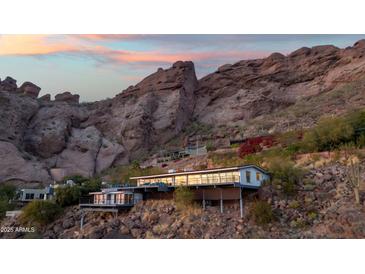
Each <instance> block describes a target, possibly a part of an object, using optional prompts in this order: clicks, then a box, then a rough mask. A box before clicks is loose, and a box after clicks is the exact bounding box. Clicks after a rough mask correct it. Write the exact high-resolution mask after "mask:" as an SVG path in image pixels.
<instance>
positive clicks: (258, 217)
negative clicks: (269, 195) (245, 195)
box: [250, 201, 274, 225]
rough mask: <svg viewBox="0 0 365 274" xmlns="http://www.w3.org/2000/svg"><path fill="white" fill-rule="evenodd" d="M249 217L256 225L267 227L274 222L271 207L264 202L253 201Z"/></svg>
mask: <svg viewBox="0 0 365 274" xmlns="http://www.w3.org/2000/svg"><path fill="white" fill-rule="evenodd" d="M250 215H251V216H252V217H253V218H254V220H255V222H256V224H258V225H267V224H269V223H271V222H272V221H273V220H274V214H273V211H272V208H271V205H270V204H269V203H268V202H266V201H255V202H254V203H253V204H252V207H251V210H250Z"/></svg>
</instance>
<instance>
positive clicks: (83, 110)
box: [0, 40, 365, 184]
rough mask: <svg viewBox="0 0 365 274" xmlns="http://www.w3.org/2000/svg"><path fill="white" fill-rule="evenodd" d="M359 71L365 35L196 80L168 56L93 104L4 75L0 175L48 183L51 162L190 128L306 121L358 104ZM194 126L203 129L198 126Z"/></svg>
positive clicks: (131, 150)
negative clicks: (164, 64) (162, 64)
mask: <svg viewBox="0 0 365 274" xmlns="http://www.w3.org/2000/svg"><path fill="white" fill-rule="evenodd" d="M364 79H365V40H360V41H358V42H356V43H355V44H354V46H352V47H347V48H345V49H340V48H337V47H334V46H331V45H327V46H316V47H312V48H306V47H303V48H300V49H298V50H296V51H294V52H292V53H290V54H288V55H287V56H285V55H283V54H280V53H273V54H271V55H270V56H268V57H267V58H263V59H254V60H243V61H238V62H236V63H234V64H232V65H230V64H226V65H223V66H221V67H219V68H218V69H217V71H215V72H213V73H210V74H208V75H206V76H204V77H203V78H201V79H197V77H196V74H195V68H194V64H193V63H192V62H190V61H185V62H183V61H177V62H175V63H174V64H173V65H172V67H170V68H168V69H161V68H160V69H158V70H157V71H156V72H155V73H153V74H151V75H149V76H147V77H146V78H144V79H143V80H142V81H141V82H139V83H138V84H136V85H134V86H130V87H128V88H127V89H125V90H123V91H122V92H121V93H119V94H118V95H116V96H115V97H114V98H112V99H104V100H101V101H96V102H93V103H82V104H79V96H78V95H77V94H71V93H70V92H64V93H62V94H59V95H57V96H56V98H55V100H54V101H51V100H50V96H49V95H44V96H42V97H40V98H38V95H39V92H40V88H39V87H38V86H36V85H35V84H33V83H31V82H25V83H24V84H23V85H21V86H20V87H19V88H18V87H17V85H16V80H14V79H13V78H11V77H7V78H6V79H5V80H3V81H1V80H0V102H1V104H0V114H1V117H0V148H1V150H0V151H1V152H0V153H1V159H7V160H6V161H4V160H2V161H0V182H14V183H19V184H22V183H32V182H34V183H36V184H39V183H41V184H42V183H43V184H44V183H46V182H47V183H48V182H50V181H52V176H51V173H50V170H51V169H53V168H62V169H64V170H65V172H66V174H65V175H74V174H79V175H84V176H94V175H95V174H99V173H100V172H102V171H103V170H105V169H106V168H108V167H110V166H113V165H123V164H127V163H129V162H130V161H132V160H134V159H142V158H145V157H148V155H150V154H152V153H154V152H156V150H157V149H160V148H162V147H169V146H170V145H171V143H176V142H177V141H178V142H177V143H178V144H177V145H178V146H183V145H184V143H186V141H187V140H189V138H194V137H196V136H197V135H199V136H200V137H201V138H202V139H203V140H209V141H212V142H214V143H215V144H216V145H218V146H220V145H224V144H226V143H227V141H229V139H235V138H239V137H242V136H251V135H258V134H265V133H273V132H277V131H285V130H288V129H293V128H305V127H309V126H311V125H313V124H314V123H315V122H316V121H317V120H318V118H319V117H320V116H321V115H323V114H328V115H329V114H333V115H337V114H338V113H342V112H346V111H348V110H349V109H352V108H354V107H355V108H360V107H363V106H365V100H364V99H363V98H364V96H363V95H365V80H364ZM346 89H350V91H344V90H346ZM323 110H325V113H324V112H323ZM296 112H299V114H298V113H297V114H296ZM192 124H197V125H198V130H196V131H195V132H190V131H189V127H190V126H191V125H192ZM200 126H201V127H204V126H207V127H209V128H210V130H209V131H208V132H200V131H199V127H200ZM175 145H176V144H175ZM19 170H23V172H19Z"/></svg>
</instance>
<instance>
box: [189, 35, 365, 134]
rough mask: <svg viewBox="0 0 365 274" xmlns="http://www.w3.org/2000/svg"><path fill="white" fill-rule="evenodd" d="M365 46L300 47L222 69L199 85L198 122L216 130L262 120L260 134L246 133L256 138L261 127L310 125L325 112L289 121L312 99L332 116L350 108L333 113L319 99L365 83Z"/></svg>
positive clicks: (278, 128)
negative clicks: (289, 108)
mask: <svg viewBox="0 0 365 274" xmlns="http://www.w3.org/2000/svg"><path fill="white" fill-rule="evenodd" d="M362 44H363V43H362V42H361V41H359V42H358V43H356V44H355V45H354V46H353V47H349V48H346V49H339V48H337V47H334V46H316V47H313V48H301V49H298V50H296V51H294V52H292V53H291V54H289V55H288V56H284V55H282V54H280V53H273V54H271V55H270V56H269V57H267V58H264V59H257V60H245V61H240V62H237V63H235V64H233V65H225V66H222V67H220V68H219V69H218V70H217V71H216V72H215V73H212V74H209V75H207V76H205V77H203V78H202V79H201V80H199V88H198V90H197V91H196V98H197V99H196V108H195V111H194V116H195V119H196V120H197V121H199V122H201V123H203V124H210V125H213V126H214V127H215V128H217V126H222V127H225V128H227V127H228V128H234V127H246V128H247V127H248V126H251V123H250V122H251V121H252V120H253V119H255V118H256V117H258V118H260V119H261V120H260V121H259V122H255V123H252V124H254V125H252V126H253V127H256V128H255V130H253V131H249V130H248V129H246V134H251V135H255V134H258V133H259V131H260V130H262V128H267V130H270V129H273V130H274V129H276V130H285V129H284V128H283V127H280V126H281V125H288V124H289V125H290V124H292V123H293V124H294V125H297V126H298V127H305V126H309V125H311V124H312V123H313V121H314V120H315V119H316V117H317V118H318V117H319V116H320V115H322V114H323V112H322V113H317V112H315V113H311V115H309V113H308V112H304V113H303V116H302V118H303V119H302V121H300V123H295V121H288V119H291V120H293V119H295V118H292V116H294V115H295V113H294V114H292V112H295V111H294V110H295V109H303V108H305V107H306V106H304V107H303V104H305V100H307V99H308V98H313V100H314V102H313V103H314V104H315V105H318V106H319V109H320V108H323V107H326V111H327V108H328V110H329V112H330V113H333V112H334V111H335V110H337V111H338V109H340V108H341V109H345V108H350V107H351V104H352V102H351V103H350V102H346V103H345V104H343V105H342V106H337V108H335V109H334V108H332V109H331V107H330V106H329V105H330V103H329V102H331V103H332V101H331V100H328V101H327V102H325V101H324V100H323V101H321V100H316V99H315V98H316V97H319V96H322V94H324V93H326V94H327V93H328V94H329V96H328V97H329V98H330V97H331V95H330V94H331V92H333V93H336V92H337V89H339V88H341V87H342V86H345V85H346V84H349V83H350V84H351V83H354V82H356V81H359V80H361V79H363V77H364V75H365V55H364V49H363V47H362ZM337 99H338V98H337ZM334 100H335V99H334ZM303 102H304V103H303ZM364 103H365V101H362V104H364ZM311 104H312V103H311ZM325 104H326V105H328V107H327V106H325ZM288 107H292V109H293V111H291V112H289V113H285V112H286V111H285V110H286V109H287V108H288ZM310 107H311V106H310V105H308V108H310ZM275 113H278V115H279V113H280V119H281V121H279V119H278V121H277V120H275V117H273V114H275ZM306 113H308V115H307V114H306ZM297 120H298V119H297ZM270 121H272V124H273V125H275V124H276V125H280V126H279V127H276V128H275V127H273V126H271V125H269V124H268V123H269V122H270ZM225 130H226V132H227V129H225ZM228 132H229V130H228ZM230 134H232V132H231V133H230ZM261 134H262V133H261Z"/></svg>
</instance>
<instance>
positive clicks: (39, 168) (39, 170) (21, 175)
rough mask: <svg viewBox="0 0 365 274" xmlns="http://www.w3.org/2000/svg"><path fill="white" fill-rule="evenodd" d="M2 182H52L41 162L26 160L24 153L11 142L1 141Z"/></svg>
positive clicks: (0, 167)
mask: <svg viewBox="0 0 365 274" xmlns="http://www.w3.org/2000/svg"><path fill="white" fill-rule="evenodd" d="M0 159H1V160H0V182H8V181H11V182H19V183H24V182H38V183H41V184H43V185H45V184H47V183H49V182H51V177H50V176H49V174H48V172H47V170H46V168H45V167H44V166H43V165H42V164H40V163H39V162H36V161H33V160H26V159H24V157H23V155H22V153H21V152H20V151H19V150H18V149H17V148H16V147H15V146H14V145H13V144H12V143H9V142H2V141H0Z"/></svg>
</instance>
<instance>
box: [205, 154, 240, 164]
mask: <svg viewBox="0 0 365 274" xmlns="http://www.w3.org/2000/svg"><path fill="white" fill-rule="evenodd" d="M208 159H209V160H211V161H212V162H213V164H214V165H216V166H222V167H229V166H239V165H243V164H245V163H246V161H245V159H241V158H239V157H238V155H237V153H236V152H233V151H232V152H226V153H214V152H210V153H209V155H208Z"/></svg>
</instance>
